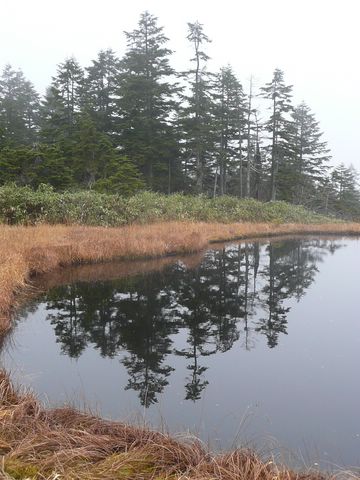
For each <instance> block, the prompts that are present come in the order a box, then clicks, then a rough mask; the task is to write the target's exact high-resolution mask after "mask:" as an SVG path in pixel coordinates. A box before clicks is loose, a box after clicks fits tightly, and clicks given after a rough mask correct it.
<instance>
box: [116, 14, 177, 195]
mask: <svg viewBox="0 0 360 480" xmlns="http://www.w3.org/2000/svg"><path fill="white" fill-rule="evenodd" d="M125 34H126V38H127V52H126V54H125V57H124V58H123V59H122V61H121V74H120V88H119V96H120V100H119V110H120V115H121V121H120V127H121V135H120V144H121V147H122V153H123V154H125V155H126V156H127V158H128V159H129V160H131V161H133V162H135V164H136V165H137V166H138V168H139V169H140V171H141V172H142V173H143V174H144V176H145V179H146V183H147V185H148V186H149V187H150V188H155V189H159V190H162V189H166V187H165V188H164V185H165V184H167V179H168V176H169V169H170V163H171V161H172V160H173V158H174V157H176V156H177V142H176V138H175V135H174V128H173V124H172V116H173V113H174V110H175V109H176V107H177V105H176V102H175V97H174V96H175V93H176V91H177V86H176V84H175V82H174V73H175V72H174V70H173V69H172V68H171V66H170V64H169V57H170V55H171V53H172V52H171V50H169V49H168V48H167V47H166V44H167V41H168V39H167V38H166V36H165V35H164V33H163V27H159V26H158V21H157V18H156V17H155V16H153V15H151V14H150V13H149V12H144V13H143V14H142V15H141V16H140V20H139V23H138V28H137V29H135V30H133V31H132V32H125Z"/></svg>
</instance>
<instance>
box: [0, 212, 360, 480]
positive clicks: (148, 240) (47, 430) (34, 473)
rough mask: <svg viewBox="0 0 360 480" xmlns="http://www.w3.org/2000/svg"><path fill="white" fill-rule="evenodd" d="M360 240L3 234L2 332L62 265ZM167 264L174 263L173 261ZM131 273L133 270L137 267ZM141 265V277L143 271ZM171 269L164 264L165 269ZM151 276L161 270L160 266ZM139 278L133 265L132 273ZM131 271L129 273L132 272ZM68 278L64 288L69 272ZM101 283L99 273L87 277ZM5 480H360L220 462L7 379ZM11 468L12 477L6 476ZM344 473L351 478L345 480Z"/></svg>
mask: <svg viewBox="0 0 360 480" xmlns="http://www.w3.org/2000/svg"><path fill="white" fill-rule="evenodd" d="M305 233H309V234H316V235H319V234H327V235H330V234H331V235H360V224H350V223H348V224H345V223H335V224H331V223H326V224H270V223H259V224H255V223H233V224H220V223H204V222H203V223H195V222H168V223H158V224H149V225H130V226H125V227H120V228H101V227H84V226H64V225H55V226H50V225H39V226H33V227H23V226H13V227H11V226H5V225H2V226H0V249H1V256H0V327H1V330H2V334H5V333H6V332H7V331H8V330H9V329H10V327H11V312H12V310H13V309H14V308H16V302H17V299H18V298H19V296H20V294H21V293H24V292H25V291H26V290H27V289H29V288H31V284H32V280H33V277H34V276H38V275H40V274H45V273H47V272H52V271H54V270H56V269H58V267H64V266H69V265H76V264H91V263H96V262H104V261H111V260H113V259H115V258H116V259H121V260H129V259H138V260H140V259H145V258H155V257H166V256H169V255H174V254H180V255H181V254H185V253H188V252H193V253H194V252H201V251H202V250H203V249H205V248H206V247H207V246H208V244H209V243H210V242H221V241H226V240H230V239H245V238H253V237H264V236H275V235H276V236H278V235H289V234H305ZM161 262H164V263H166V259H162V260H161ZM128 265H130V263H128ZM137 265H138V266H136V265H135V264H134V267H133V270H134V271H137V268H140V264H137ZM160 267H161V265H160ZM149 268H159V266H156V265H154V263H152V264H150V266H149ZM130 270H131V267H130ZM126 271H127V270H126V268H125V267H124V274H126ZM59 275H60V280H59V281H61V273H59ZM83 275H85V276H87V275H88V276H90V277H91V272H90V271H85V273H83ZM1 457H2V460H3V462H2V463H3V468H2V467H0V478H8V479H39V480H40V479H41V480H55V479H74V480H75V479H78V480H90V479H94V480H97V479H99V480H100V479H101V480H115V479H119V480H122V479H124V480H125V479H143V480H147V479H153V480H155V479H157V480H165V479H169V480H170V479H171V480H175V479H178V480H180V479H181V480H186V479H189V480H190V479H191V480H210V479H214V480H217V479H221V480H234V479H239V480H295V479H296V480H324V479H330V478H360V477H359V476H356V474H352V473H344V472H342V473H341V474H338V476H336V477H335V476H334V475H332V476H331V475H330V474H321V473H319V472H314V471H307V472H303V473H299V472H294V471H291V470H289V469H287V468H285V467H281V466H278V465H276V464H275V463H273V462H270V461H262V460H261V459H260V458H258V457H257V456H256V455H255V454H254V453H253V452H249V451H247V450H236V451H234V452H231V453H227V454H223V455H212V454H211V453H210V452H209V451H208V450H207V449H206V448H204V447H203V446H202V445H201V443H200V442H198V441H194V440H191V441H190V440H187V441H184V440H182V441H177V440H176V439H175V438H172V437H170V436H168V435H165V434H162V433H159V432H153V431H149V430H147V429H145V428H138V427H134V426H130V425H126V424H123V423H116V422H110V421H106V420H103V419H100V418H97V417H94V416H91V415H89V414H85V413H80V412H78V411H75V410H73V409H71V408H61V409H54V410H45V409H44V408H43V407H42V406H41V405H40V404H39V402H38V401H37V400H36V398H35V397H34V396H33V395H32V394H31V393H28V392H18V391H17V390H16V389H14V387H13V386H12V384H11V382H10V380H9V377H8V376H7V374H6V373H5V372H0V460H1ZM1 468H2V470H3V471H2V472H1ZM340 475H341V476H342V477H340Z"/></svg>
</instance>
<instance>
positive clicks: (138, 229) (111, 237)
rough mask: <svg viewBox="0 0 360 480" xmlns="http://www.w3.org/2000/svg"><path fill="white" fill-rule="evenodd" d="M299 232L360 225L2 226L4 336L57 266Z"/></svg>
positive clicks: (0, 314) (356, 230) (357, 229)
mask: <svg viewBox="0 0 360 480" xmlns="http://www.w3.org/2000/svg"><path fill="white" fill-rule="evenodd" d="M290 233H293V234H298V233H315V234H318V233H329V234H330V233H337V234H348V235H354V234H356V235H357V234H360V224H350V223H336V224H332V223H323V224H322V223H319V224H302V223H297V224H295V223H291V224H271V223H232V224H221V223H204V222H167V223H156V224H149V225H129V226H125V227H120V228H104V227H85V226H66V225H38V226H30V227H24V226H6V225H2V226H0V251H1V255H0V332H2V333H3V334H4V333H6V331H7V330H9V328H10V327H11V321H10V314H11V311H12V309H13V308H14V306H16V299H17V297H18V295H19V294H20V293H21V292H23V291H24V290H26V289H27V288H29V286H30V280H31V277H32V276H34V275H38V274H41V273H45V272H49V271H53V270H55V269H56V268H57V267H61V266H67V265H74V264H80V263H95V262H104V261H110V260H112V259H114V258H117V259H135V258H137V259H141V258H154V257H162V256H167V255H173V254H183V253H190V252H197V251H200V250H202V249H204V248H206V246H207V245H208V244H209V243H210V242H215V241H225V240H231V239H241V238H250V237H256V236H257V237H259V236H268V235H281V234H290Z"/></svg>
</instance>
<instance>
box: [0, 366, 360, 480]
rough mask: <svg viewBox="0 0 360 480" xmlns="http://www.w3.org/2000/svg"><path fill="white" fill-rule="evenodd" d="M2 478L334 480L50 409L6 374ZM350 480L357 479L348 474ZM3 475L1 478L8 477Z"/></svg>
mask: <svg viewBox="0 0 360 480" xmlns="http://www.w3.org/2000/svg"><path fill="white" fill-rule="evenodd" d="M0 417H1V422H0V449H1V448H3V449H4V452H6V454H5V457H4V462H3V463H4V468H3V477H2V478H16V479H18V478H22V479H25V478H28V479H39V480H40V479H43V480H44V479H48V480H50V479H52V480H55V479H73V480H75V479H76V480H90V479H92V480H115V479H118V480H127V479H134V480H135V479H136V480H137V479H143V480H146V479H152V480H155V479H157V480H165V479H168V480H170V479H172V480H175V479H177V480H186V479H189V480H211V479H214V480H215V479H216V480H217V479H219V480H220V479H221V480H235V479H238V480H325V479H327V480H330V479H335V478H338V479H339V478H340V476H335V475H325V474H321V473H319V472H315V471H310V470H309V471H307V472H303V473H298V472H294V471H291V470H288V469H286V468H282V467H279V466H276V465H275V463H274V462H272V461H261V460H260V459H259V458H258V457H257V456H256V455H255V454H254V453H252V452H250V451H247V450H236V451H233V452H231V453H228V454H223V455H211V454H210V453H209V452H208V450H206V449H205V448H204V447H203V446H202V444H201V443H200V442H197V441H195V440H191V441H190V440H188V441H185V440H182V441H177V440H176V439H174V438H172V437H170V436H169V435H166V434H163V433H160V432H154V431H150V430H147V429H145V428H140V427H134V426H129V425H126V424H123V423H116V422H109V421H105V420H102V419H99V418H97V417H94V416H90V415H87V414H83V413H79V412H76V411H75V410H73V409H70V408H62V409H55V410H43V409H42V408H41V406H40V405H39V404H38V402H37V401H36V399H35V398H34V397H33V396H32V395H31V394H29V393H25V394H19V393H18V392H16V391H15V390H14V388H13V386H12V385H11V383H10V381H9V379H8V377H7V375H6V374H5V373H4V372H0ZM341 475H342V478H357V477H355V475H353V474H350V473H349V474H345V473H344V472H343V473H342V474H341ZM0 478H1V474H0Z"/></svg>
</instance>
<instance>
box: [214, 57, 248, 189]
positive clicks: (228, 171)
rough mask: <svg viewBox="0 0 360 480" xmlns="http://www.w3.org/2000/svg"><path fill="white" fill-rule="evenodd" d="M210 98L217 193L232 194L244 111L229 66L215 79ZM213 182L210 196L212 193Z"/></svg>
mask: <svg viewBox="0 0 360 480" xmlns="http://www.w3.org/2000/svg"><path fill="white" fill-rule="evenodd" d="M214 98H215V100H216V107H215V111H214V113H215V129H216V152H217V154H216V157H217V165H216V176H215V177H216V178H217V171H218V170H219V193H220V195H224V194H227V193H235V192H236V189H237V178H236V177H237V173H238V169H239V155H240V154H241V151H240V149H241V146H240V145H239V136H242V135H243V133H244V132H243V129H244V126H245V118H244V113H245V111H246V106H245V95H244V93H243V90H242V86H241V84H240V82H239V81H238V80H237V78H236V76H235V75H234V73H233V71H232V68H231V67H230V66H228V67H225V68H222V69H221V71H220V73H219V74H218V75H217V76H216V80H215V88H214ZM216 183H217V182H216V181H215V187H214V193H216Z"/></svg>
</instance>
